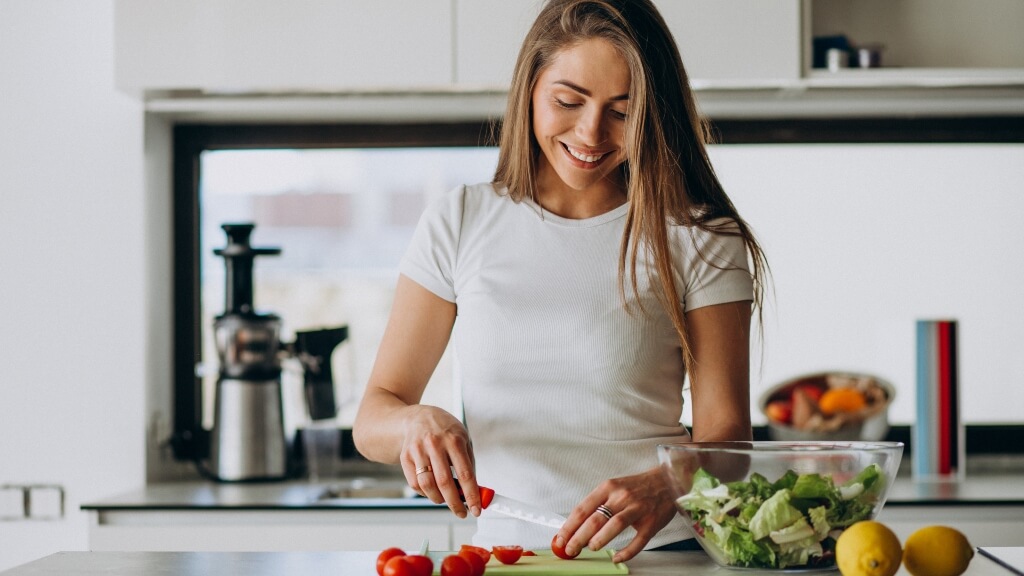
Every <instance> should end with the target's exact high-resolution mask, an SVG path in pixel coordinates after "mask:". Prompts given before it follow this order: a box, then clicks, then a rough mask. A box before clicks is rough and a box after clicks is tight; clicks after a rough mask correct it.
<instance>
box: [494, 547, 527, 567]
mask: <svg viewBox="0 0 1024 576" xmlns="http://www.w3.org/2000/svg"><path fill="white" fill-rule="evenodd" d="M491 553H492V554H494V557H495V558H497V559H498V562H501V563H502V564H515V563H516V562H519V559H520V558H522V557H523V547H522V546H495V547H494V548H491Z"/></svg>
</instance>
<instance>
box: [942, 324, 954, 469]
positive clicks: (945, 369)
mask: <svg viewBox="0 0 1024 576" xmlns="http://www.w3.org/2000/svg"><path fill="white" fill-rule="evenodd" d="M949 328H950V325H949V322H939V366H938V368H939V390H938V392H939V406H938V408H939V409H938V412H939V413H938V417H939V473H940V474H949V472H950V458H949V456H950V455H949V452H950V449H951V448H952V446H953V443H952V438H951V435H952V434H953V433H954V432H953V423H952V422H951V421H950V417H949V414H950V408H951V406H950V394H951V393H952V390H951V389H950V379H949V377H950V371H949V368H950V366H949V361H950V354H949V352H950V350H949V344H950V343H949Z"/></svg>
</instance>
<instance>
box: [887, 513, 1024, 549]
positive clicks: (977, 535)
mask: <svg viewBox="0 0 1024 576" xmlns="http://www.w3.org/2000/svg"><path fill="white" fill-rule="evenodd" d="M878 520H879V521H880V522H884V523H885V525H886V526H888V527H890V528H892V531H893V532H895V533H896V535H897V536H898V537H899V539H900V541H902V542H905V541H906V539H907V537H908V536H910V535H911V534H913V533H914V531H915V530H917V529H919V528H923V527H925V526H934V525H944V526H952V527H954V528H956V529H957V530H959V531H960V532H962V533H963V534H964V535H965V536H967V540H969V541H970V543H971V545H973V546H1024V532H1022V531H1021V529H1020V528H1021V526H1024V506H1020V505H1006V504H999V505H995V504H993V505H980V504H971V505H955V504H949V505H942V506H888V505H887V506H885V507H884V508H882V511H881V512H880V513H879V515H878Z"/></svg>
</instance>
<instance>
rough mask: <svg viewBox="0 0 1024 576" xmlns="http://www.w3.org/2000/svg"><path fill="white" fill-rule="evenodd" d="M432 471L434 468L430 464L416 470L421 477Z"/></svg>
mask: <svg viewBox="0 0 1024 576" xmlns="http://www.w3.org/2000/svg"><path fill="white" fill-rule="evenodd" d="M432 470H433V468H432V467H431V466H430V464H427V465H426V466H422V467H420V468H417V469H416V475H417V476H419V475H420V474H423V473H424V472H430V471H432Z"/></svg>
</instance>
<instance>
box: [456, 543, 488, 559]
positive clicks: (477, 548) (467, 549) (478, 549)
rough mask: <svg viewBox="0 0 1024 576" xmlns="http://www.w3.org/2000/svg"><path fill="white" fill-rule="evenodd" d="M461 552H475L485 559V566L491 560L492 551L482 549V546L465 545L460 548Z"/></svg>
mask: <svg viewBox="0 0 1024 576" xmlns="http://www.w3.org/2000/svg"><path fill="white" fill-rule="evenodd" d="M459 552H460V553H462V552H473V553H475V554H476V555H477V556H479V557H480V558H482V559H483V561H484V564H487V562H488V561H489V560H490V559H491V551H490V550H488V549H487V548H483V547H480V546H473V545H472V544H463V545H462V546H461V547H460V548H459Z"/></svg>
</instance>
